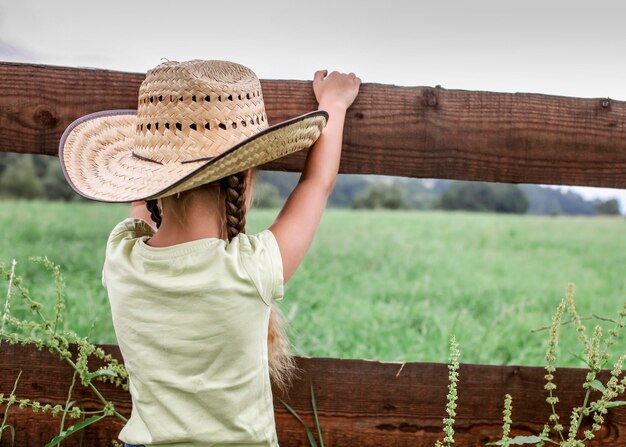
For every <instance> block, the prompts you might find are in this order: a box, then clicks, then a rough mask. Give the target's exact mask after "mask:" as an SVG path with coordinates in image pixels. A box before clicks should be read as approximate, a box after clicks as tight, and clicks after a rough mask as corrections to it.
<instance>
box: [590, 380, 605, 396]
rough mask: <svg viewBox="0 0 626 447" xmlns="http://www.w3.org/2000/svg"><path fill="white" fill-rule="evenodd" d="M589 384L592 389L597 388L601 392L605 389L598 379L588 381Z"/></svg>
mask: <svg viewBox="0 0 626 447" xmlns="http://www.w3.org/2000/svg"><path fill="white" fill-rule="evenodd" d="M589 386H590V387H591V388H593V389H594V390H598V391H600V392H601V393H604V391H605V390H606V388H605V387H604V385H602V382H600V381H599V380H598V379H596V380H594V381H592V382H589Z"/></svg>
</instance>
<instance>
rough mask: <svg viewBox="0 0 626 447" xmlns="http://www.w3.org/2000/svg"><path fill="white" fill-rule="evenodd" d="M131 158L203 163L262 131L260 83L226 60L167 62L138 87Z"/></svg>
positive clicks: (263, 126)
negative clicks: (134, 135)
mask: <svg viewBox="0 0 626 447" xmlns="http://www.w3.org/2000/svg"><path fill="white" fill-rule="evenodd" d="M137 123H138V124H137V136H136V141H135V148H134V151H133V153H134V155H135V156H138V157H140V158H143V159H146V160H150V161H154V162H158V163H183V162H193V161H203V160H204V161H206V160H207V159H210V158H212V157H215V156H217V155H219V154H221V153H222V152H224V151H225V150H227V149H229V148H230V147H232V146H234V145H236V144H238V143H240V142H241V141H243V140H245V139H247V138H249V137H251V136H253V135H255V134H257V133H258V132H260V131H262V130H264V129H266V128H267V127H268V124H267V116H266V115H265V105H264V102H263V95H262V92H261V83H260V82H259V79H258V78H257V76H256V75H255V74H254V72H253V71H252V70H250V69H249V68H247V67H245V66H243V65H240V64H236V63H233V62H228V61H219V60H209V61H205V60H192V61H187V62H174V61H167V62H165V63H162V64H160V65H158V66H157V67H155V68H153V69H151V70H149V71H148V73H147V75H146V79H145V80H144V81H143V82H142V84H141V87H140V88H139V100H138V108H137Z"/></svg>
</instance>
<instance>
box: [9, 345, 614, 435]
mask: <svg viewBox="0 0 626 447" xmlns="http://www.w3.org/2000/svg"><path fill="white" fill-rule="evenodd" d="M102 347H103V348H104V349H105V351H107V352H109V353H111V354H113V355H114V356H115V357H116V358H118V359H121V356H120V353H119V350H118V348H117V346H102ZM297 363H298V366H299V367H300V368H301V369H302V370H303V372H302V373H301V375H300V377H299V378H298V380H297V381H296V382H294V384H293V386H292V387H291V389H290V390H289V392H288V393H287V394H286V395H284V394H282V393H280V392H279V391H278V390H274V407H275V410H276V425H277V431H278V438H279V441H280V445H281V447H301V446H302V447H303V446H307V445H308V443H307V440H306V436H305V433H304V429H303V428H302V426H301V425H300V423H299V422H298V421H297V420H296V419H295V418H294V417H293V416H292V415H291V414H290V413H289V412H288V411H287V410H286V409H285V407H284V406H283V404H282V403H281V399H282V400H284V401H285V402H287V404H288V405H290V406H291V407H293V408H294V409H295V410H296V411H297V412H298V414H300V415H301V417H302V418H303V419H304V420H305V421H306V422H307V424H308V425H309V426H310V427H311V429H313V427H314V422H313V411H312V407H311V403H310V393H309V386H310V385H309V384H310V383H311V381H312V383H313V387H314V392H315V398H316V401H317V408H318V413H319V418H320V425H321V427H322V433H323V436H324V441H325V444H326V445H327V446H329V447H356V446H362V447H379V446H397V447H400V446H401V447H405V446H406V447H409V446H410V447H426V446H428V447H430V446H433V445H434V443H435V441H436V440H437V439H441V438H442V433H443V432H442V419H443V418H444V417H445V416H446V412H445V407H446V394H447V385H448V370H447V366H446V365H444V364H438V363H406V364H402V363H385V362H377V361H369V360H349V359H333V358H306V357H298V358H297ZM0 365H2V366H1V371H2V373H1V374H0V392H5V393H6V392H8V391H10V390H11V389H12V387H13V383H14V381H15V378H16V377H17V375H18V373H19V372H20V371H22V376H21V378H20V382H19V385H18V388H17V393H16V394H17V395H18V397H20V396H23V397H28V398H30V399H35V400H40V401H41V402H42V403H44V404H45V403H52V404H56V403H63V402H65V400H66V399H67V391H68V388H69V385H70V382H71V378H72V373H73V370H72V369H71V367H69V366H68V365H66V364H65V363H63V362H62V361H61V360H58V359H57V358H55V357H53V356H52V355H51V354H50V353H48V352H47V351H38V350H36V349H35V348H33V347H22V346H10V345H7V344H6V343H3V345H2V348H1V349H0ZM459 374H460V382H459V384H458V387H459V399H458V401H457V403H458V408H457V418H456V424H455V429H456V431H457V434H456V435H455V439H456V444H455V445H459V446H465V447H478V446H484V445H485V443H486V442H489V441H493V440H495V439H497V435H498V434H499V433H501V430H502V429H501V427H502V407H503V402H504V395H505V394H506V393H509V394H511V396H512V397H513V420H514V424H513V433H514V434H531V433H534V434H536V433H539V432H540V431H541V429H542V427H543V423H545V422H546V421H547V420H548V415H549V414H550V413H549V407H548V405H547V404H546V402H545V397H546V394H545V391H544V389H543V386H544V384H545V380H544V378H543V376H544V374H545V370H544V369H543V368H539V367H520V366H486V365H470V364H462V365H461V366H460V369H459ZM585 375H586V370H583V369H572V368H564V369H559V370H557V372H556V375H555V377H556V379H555V383H556V385H557V395H558V396H559V399H560V402H559V403H558V405H557V409H558V411H559V413H560V414H561V419H562V421H563V423H564V425H565V426H566V430H567V422H569V414H570V413H571V409H572V408H573V407H575V406H580V405H581V404H582V402H583V398H584V394H585V393H584V390H583V389H582V386H581V385H582V383H583V382H584V380H585ZM607 377H608V374H607V373H605V374H603V376H602V379H603V380H604V381H606V378H607ZM75 390H76V393H75V395H74V396H73V398H74V399H77V400H80V401H81V403H82V404H83V405H84V407H85V409H87V410H89V409H101V406H100V407H99V406H98V402H97V401H96V399H95V398H94V396H93V395H91V394H90V391H89V390H88V389H86V388H84V387H81V386H77V387H76V388H75ZM101 390H102V392H103V394H104V395H105V396H106V397H107V398H109V399H110V400H112V401H113V402H114V403H115V406H116V408H117V409H118V411H120V412H121V413H122V414H125V415H127V416H128V415H129V414H130V407H131V404H130V397H129V394H128V393H126V392H124V391H121V390H120V389H117V388H115V387H113V386H112V385H108V386H107V385H101ZM9 414H10V416H11V417H10V419H9V420H10V422H11V423H12V424H13V425H14V426H15V427H16V430H17V433H16V439H17V440H18V443H17V444H16V445H18V446H23V447H31V446H32V447H41V446H43V445H44V444H45V443H46V442H47V441H49V440H50V439H52V438H53V437H54V436H55V435H56V434H58V429H59V428H58V427H59V419H58V418H57V419H53V418H51V417H50V416H49V415H42V414H35V413H33V412H32V411H30V410H21V411H20V410H13V409H11V410H10V413H9ZM0 417H2V414H0ZM591 423H592V421H591V420H590V418H588V419H587V420H585V421H584V424H583V425H584V426H585V427H587V428H588V427H589V426H590V424H591ZM121 428H122V424H121V423H119V422H117V421H116V420H114V419H109V420H108V422H99V423H98V424H95V425H93V426H91V427H89V428H88V429H86V431H85V433H84V437H83V438H84V439H83V440H82V444H80V442H81V437H80V436H76V437H75V438H74V439H72V438H69V439H68V440H67V441H64V442H63V445H64V446H66V447H70V446H78V445H82V446H84V447H89V446H110V445H111V440H112V439H116V436H117V433H118V432H119V430H120V429H121ZM597 436H598V438H597V439H596V440H595V441H594V442H592V443H590V444H589V446H604V447H609V446H611V447H626V408H625V407H616V408H613V409H611V410H610V412H609V414H608V416H607V419H606V423H605V425H604V427H603V428H602V430H601V431H600V432H599V433H598V435H597ZM0 445H2V446H5V445H6V446H8V445H9V444H7V443H2V444H0Z"/></svg>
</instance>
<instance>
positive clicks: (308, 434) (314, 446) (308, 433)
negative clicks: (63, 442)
mask: <svg viewBox="0 0 626 447" xmlns="http://www.w3.org/2000/svg"><path fill="white" fill-rule="evenodd" d="M279 400H280V402H281V403H282V404H283V405H284V406H285V408H287V410H289V412H290V413H291V414H293V415H294V416H295V418H296V419H297V420H298V421H300V423H301V424H302V426H303V427H304V431H305V432H306V437H307V438H308V439H309V444H310V445H311V447H317V442H315V437H313V433H311V430H309V427H307V426H306V424H305V423H304V421H303V420H302V418H300V416H298V413H296V410H294V409H293V408H291V407H290V406H289V405H287V402H285V401H284V400H282V399H279ZM46 447H47V446H46Z"/></svg>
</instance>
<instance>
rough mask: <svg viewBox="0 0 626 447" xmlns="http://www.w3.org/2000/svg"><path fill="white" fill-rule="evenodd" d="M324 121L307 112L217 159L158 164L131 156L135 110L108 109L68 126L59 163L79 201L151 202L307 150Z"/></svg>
mask: <svg viewBox="0 0 626 447" xmlns="http://www.w3.org/2000/svg"><path fill="white" fill-rule="evenodd" d="M327 120H328V114H327V113H326V112H324V111H315V112H311V113H307V114H304V115H300V116H298V117H296V118H292V119H290V120H287V121H283V122H281V123H279V124H275V125H273V126H270V127H268V128H267V129H265V130H263V131H261V132H259V133H257V134H255V135H253V136H251V137H249V138H247V139H245V140H243V141H241V142H240V143H238V144H236V145H235V146H233V147H231V148H229V149H228V150H226V151H224V152H222V153H221V154H220V155H218V156H216V157H212V158H207V159H204V160H199V161H193V162H182V163H181V162H175V163H163V164H162V163H159V162H155V161H151V160H145V159H142V158H139V157H137V156H135V155H133V151H132V149H133V145H134V143H135V132H136V128H137V114H136V110H107V111H103V112H96V113H92V114H89V115H86V116H83V117H82V118H79V119H77V120H76V121H74V122H73V123H72V124H70V125H69V126H68V127H67V129H66V130H65V132H64V133H63V136H62V137H61V142H60V144H59V159H60V161H61V167H62V168H63V172H64V174H65V177H66V179H67V180H68V182H69V184H70V186H71V187H72V188H73V189H74V190H75V191H76V192H77V193H79V194H80V195H82V196H83V197H86V198H88V199H91V200H96V201H100V202H133V201H136V200H146V199H154V198H158V197H165V196H168V195H172V194H176V193H178V192H182V191H185V190H188V189H191V188H195V187H196V186H200V185H203V184H205V183H210V182H213V181H215V180H219V179H220V178H223V177H226V176H228V175H231V174H234V173H237V172H240V171H244V170H246V169H249V168H253V167H255V166H259V165H262V164H265V163H268V162H270V161H272V160H276V159H278V158H281V157H283V156H285V155H288V154H291V153H293V152H297V151H300V150H302V149H307V148H309V147H311V146H312V145H313V143H315V141H316V140H317V139H318V137H319V136H320V134H321V132H322V129H323V128H324V126H325V125H326V122H327Z"/></svg>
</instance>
